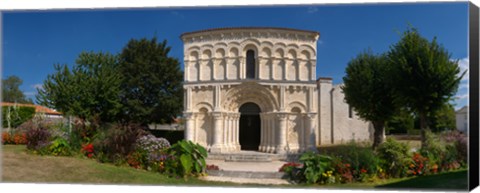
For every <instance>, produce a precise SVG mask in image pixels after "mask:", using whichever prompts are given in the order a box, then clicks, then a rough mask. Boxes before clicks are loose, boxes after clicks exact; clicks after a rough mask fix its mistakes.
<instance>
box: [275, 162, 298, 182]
mask: <svg viewBox="0 0 480 193" xmlns="http://www.w3.org/2000/svg"><path fill="white" fill-rule="evenodd" d="M302 167H303V166H302V164H300V163H295V162H288V163H286V164H283V165H282V167H280V169H278V171H279V172H284V173H285V174H287V176H288V178H289V179H291V180H294V181H299V179H303V175H302V173H301V168H302Z"/></svg>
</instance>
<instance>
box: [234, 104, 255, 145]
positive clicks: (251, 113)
mask: <svg viewBox="0 0 480 193" xmlns="http://www.w3.org/2000/svg"><path fill="white" fill-rule="evenodd" d="M239 112H240V125H239V127H240V128H239V129H240V131H239V132H240V135H239V142H240V149H241V150H254V151H258V146H259V145H260V107H259V106H258V105H257V104H255V103H251V102H248V103H245V104H243V105H242V106H240V109H239Z"/></svg>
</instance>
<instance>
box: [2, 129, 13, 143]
mask: <svg viewBox="0 0 480 193" xmlns="http://www.w3.org/2000/svg"><path fill="white" fill-rule="evenodd" d="M10 138H11V136H10V133H8V132H6V131H4V132H2V144H10Z"/></svg>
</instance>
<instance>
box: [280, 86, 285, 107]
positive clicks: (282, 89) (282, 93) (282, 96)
mask: <svg viewBox="0 0 480 193" xmlns="http://www.w3.org/2000/svg"><path fill="white" fill-rule="evenodd" d="M280 111H281V112H283V111H285V86H284V85H281V86H280Z"/></svg>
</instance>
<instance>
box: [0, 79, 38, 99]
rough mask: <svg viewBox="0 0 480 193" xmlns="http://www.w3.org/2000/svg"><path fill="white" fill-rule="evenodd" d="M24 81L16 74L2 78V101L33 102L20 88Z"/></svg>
mask: <svg viewBox="0 0 480 193" xmlns="http://www.w3.org/2000/svg"><path fill="white" fill-rule="evenodd" d="M22 83H23V80H22V79H20V78H19V77H18V76H15V75H13V76H9V77H7V78H6V79H2V101H3V102H12V103H15V102H16V103H30V104H33V101H32V99H27V98H26V97H25V94H23V92H22V91H21V90H20V85H22Z"/></svg>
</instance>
